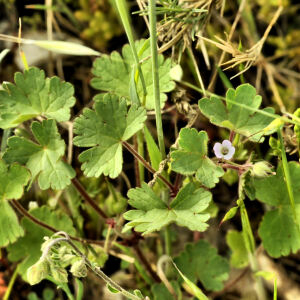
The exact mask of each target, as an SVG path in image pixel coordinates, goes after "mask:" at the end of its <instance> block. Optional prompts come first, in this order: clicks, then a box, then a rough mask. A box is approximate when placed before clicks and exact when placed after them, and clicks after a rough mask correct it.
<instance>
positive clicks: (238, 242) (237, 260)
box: [226, 230, 249, 268]
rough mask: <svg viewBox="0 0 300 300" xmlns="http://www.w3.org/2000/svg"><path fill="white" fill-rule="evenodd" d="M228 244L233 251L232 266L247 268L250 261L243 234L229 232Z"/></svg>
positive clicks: (234, 231) (227, 236)
mask: <svg viewBox="0 0 300 300" xmlns="http://www.w3.org/2000/svg"><path fill="white" fill-rule="evenodd" d="M226 243H227V245H228V246H229V248H230V249H231V251H232V254H231V257H230V264H231V265H232V266H233V267H235V268H244V267H246V266H247V265H248V264H249V259H248V251H247V248H246V246H245V242H244V237H243V233H242V232H238V231H236V230H229V231H228V232H227V234H226Z"/></svg>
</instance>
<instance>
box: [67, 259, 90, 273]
mask: <svg viewBox="0 0 300 300" xmlns="http://www.w3.org/2000/svg"><path fill="white" fill-rule="evenodd" d="M70 272H71V273H72V274H73V275H74V276H75V277H86V276H87V268H86V265H85V262H84V260H83V259H80V260H77V261H75V262H74V263H73V264H72V267H71V270H70Z"/></svg>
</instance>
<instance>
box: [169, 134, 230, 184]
mask: <svg viewBox="0 0 300 300" xmlns="http://www.w3.org/2000/svg"><path fill="white" fill-rule="evenodd" d="M207 141H208V136H207V133H206V132H205V131H200V132H198V131H197V130H196V129H194V128H183V129H181V130H180V133H179V146H180V149H179V150H175V151H173V152H172V153H171V168H172V170H173V171H175V172H178V173H180V174H183V175H193V174H195V173H196V179H197V180H199V181H200V182H201V183H202V184H203V185H205V186H207V187H208V188H213V187H214V186H215V185H216V183H218V182H219V177H221V176H223V175H224V171H223V169H222V168H221V167H219V166H217V165H216V164H215V163H214V162H213V161H211V160H210V159H209V158H208V157H207Z"/></svg>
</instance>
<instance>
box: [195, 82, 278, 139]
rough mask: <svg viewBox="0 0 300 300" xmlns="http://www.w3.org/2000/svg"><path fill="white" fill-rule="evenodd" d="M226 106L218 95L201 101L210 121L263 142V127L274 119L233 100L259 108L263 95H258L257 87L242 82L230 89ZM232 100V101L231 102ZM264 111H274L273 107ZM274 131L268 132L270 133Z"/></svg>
mask: <svg viewBox="0 0 300 300" xmlns="http://www.w3.org/2000/svg"><path fill="white" fill-rule="evenodd" d="M226 100H228V101H227V102H226V106H225V105H224V104H223V102H222V100H221V99H219V98H218V97H216V96H211V98H210V99H208V98H203V99H201V100H200V101H199V108H200V111H201V112H202V113H203V114H204V115H205V116H206V117H207V118H209V120H210V122H211V123H213V124H215V125H217V126H220V127H225V128H228V129H229V130H233V131H235V132H236V133H239V134H241V135H244V136H246V137H249V139H250V140H251V141H254V142H258V141H260V142H263V138H262V135H263V134H264V132H262V131H263V129H264V128H265V127H267V126H268V125H269V124H270V123H271V122H272V121H273V120H274V119H273V118H271V117H268V116H265V115H263V114H260V113H257V112H256V113H255V112H253V111H252V110H248V109H246V108H243V107H241V106H238V105H234V104H232V103H231V102H234V103H238V104H242V105H245V106H248V107H250V108H251V109H258V108H259V107H260V105H261V100H262V99H261V96H259V95H256V89H255V88H254V87H253V86H251V85H250V84H242V85H240V86H239V87H237V88H236V89H235V90H234V89H228V91H227V93H226ZM229 101H230V102H229ZM263 111H266V112H269V113H274V109H273V108H271V107H268V108H264V109H263ZM270 133H272V132H268V134H270Z"/></svg>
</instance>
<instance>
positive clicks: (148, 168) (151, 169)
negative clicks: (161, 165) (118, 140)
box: [122, 141, 176, 193]
mask: <svg viewBox="0 0 300 300" xmlns="http://www.w3.org/2000/svg"><path fill="white" fill-rule="evenodd" d="M122 144H123V146H124V147H125V148H126V149H127V150H128V151H129V152H130V153H131V154H132V155H133V156H134V157H135V158H137V159H138V160H139V161H140V162H141V163H142V164H143V165H144V167H145V168H146V169H147V170H148V171H150V172H151V173H152V174H155V173H156V171H155V170H154V169H153V168H152V167H151V166H150V164H149V163H148V162H147V161H146V160H145V159H144V158H143V157H142V156H141V155H140V154H139V153H138V152H137V151H135V150H134V148H133V147H132V146H131V145H130V144H128V143H127V142H125V141H123V142H122ZM157 177H158V178H159V179H160V180H161V181H162V182H163V183H164V184H165V185H166V186H167V187H168V188H169V189H170V190H171V192H172V193H175V192H176V189H175V187H174V186H173V185H172V184H171V183H170V182H169V181H168V180H167V179H166V178H165V177H163V176H162V175H161V174H159V175H157Z"/></svg>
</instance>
